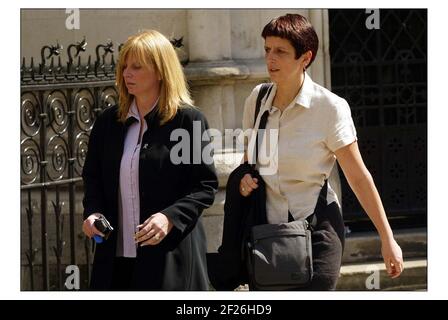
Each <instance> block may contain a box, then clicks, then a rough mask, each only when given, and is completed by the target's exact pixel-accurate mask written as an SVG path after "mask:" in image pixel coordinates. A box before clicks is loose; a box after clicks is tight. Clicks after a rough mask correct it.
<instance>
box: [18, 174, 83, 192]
mask: <svg viewBox="0 0 448 320" xmlns="http://www.w3.org/2000/svg"><path fill="white" fill-rule="evenodd" d="M81 181H82V177H78V178H71V179H64V180H58V181H51V182H41V183H33V184H27V185H23V186H20V190H29V189H41V188H48V187H54V186H58V185H64V184H67V185H68V184H74V183H77V182H81Z"/></svg>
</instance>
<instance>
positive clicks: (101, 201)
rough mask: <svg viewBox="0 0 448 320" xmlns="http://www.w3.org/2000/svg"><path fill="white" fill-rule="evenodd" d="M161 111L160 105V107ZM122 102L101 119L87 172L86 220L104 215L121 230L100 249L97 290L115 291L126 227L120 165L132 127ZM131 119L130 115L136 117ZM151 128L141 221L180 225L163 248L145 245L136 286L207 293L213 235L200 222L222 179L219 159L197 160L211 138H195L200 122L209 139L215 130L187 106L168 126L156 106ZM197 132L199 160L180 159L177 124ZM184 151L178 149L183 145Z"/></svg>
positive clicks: (146, 138) (142, 171) (143, 161)
mask: <svg viewBox="0 0 448 320" xmlns="http://www.w3.org/2000/svg"><path fill="white" fill-rule="evenodd" d="M155 109H156V108H155ZM117 111H118V108H117V106H114V107H111V108H108V109H106V110H104V112H103V113H102V114H101V115H99V116H98V118H97V120H96V121H95V124H94V127H93V129H92V132H91V134H90V141H89V149H88V153H87V157H86V160H85V164H84V169H83V175H82V176H83V179H84V191H85V193H84V199H83V204H84V217H85V218H87V217H88V216H89V215H90V214H92V213H95V212H100V213H102V214H103V215H104V216H105V217H106V218H107V219H108V220H109V221H110V223H111V224H112V226H113V227H114V228H115V231H113V232H112V234H111V236H110V238H109V239H108V240H107V241H105V242H103V243H101V244H98V245H97V246H96V251H95V258H94V262H93V270H92V277H91V281H90V287H91V289H94V290H108V289H109V288H110V285H111V278H112V272H113V259H114V257H115V251H116V245H117V233H118V232H120V230H118V187H119V174H120V163H121V157H122V153H123V147H124V138H125V135H126V130H127V127H128V126H127V124H123V123H121V122H119V121H118V116H117ZM128 120H129V119H128ZM145 120H146V122H147V125H148V130H147V131H146V132H145V134H144V135H143V137H142V148H141V151H140V164H139V184H140V223H143V222H144V221H145V220H146V219H147V218H148V217H149V216H150V215H152V214H154V213H157V212H162V213H164V214H165V215H166V216H167V217H168V218H169V219H170V220H171V221H172V222H173V225H174V227H173V229H172V230H171V232H170V233H169V234H168V235H167V237H166V238H164V239H163V240H162V242H161V243H160V244H158V245H156V246H144V247H138V250H137V259H136V269H135V272H134V274H135V277H134V279H133V288H134V289H135V290H207V289H208V279H207V268H206V260H205V254H206V239H205V232H204V228H203V225H202V222H201V219H200V216H201V213H202V211H203V209H204V208H207V207H209V206H210V205H212V204H213V201H214V196H215V193H216V191H217V188H218V179H217V176H216V172H215V168H214V165H213V163H212V164H206V163H204V162H203V161H202V158H200V161H199V162H200V163H198V164H193V160H197V159H193V153H194V152H193V151H194V148H195V150H196V151H198V150H199V148H200V150H199V151H202V150H203V149H204V148H205V147H206V146H207V145H208V143H209V142H207V141H205V142H202V141H201V142H200V143H196V142H194V141H193V121H199V122H198V123H199V124H200V129H201V136H202V133H203V132H204V131H205V130H206V129H208V124H207V120H206V119H205V117H204V116H203V115H202V113H201V112H200V111H199V110H197V109H195V108H193V107H190V106H186V107H182V108H179V111H178V112H177V114H176V116H175V117H174V119H172V120H171V121H169V122H168V123H166V124H164V125H160V121H159V117H158V115H157V113H156V110H153V111H152V112H150V113H149V114H148V115H146V116H145ZM178 128H183V129H185V130H186V131H187V132H188V133H189V136H190V155H189V157H188V158H189V160H190V163H191V164H177V165H176V164H173V163H172V162H171V160H170V151H171V149H172V148H173V146H175V145H176V144H177V143H178V141H170V135H171V132H172V131H173V130H174V129H178ZM175 150H176V149H175Z"/></svg>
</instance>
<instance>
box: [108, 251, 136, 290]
mask: <svg viewBox="0 0 448 320" xmlns="http://www.w3.org/2000/svg"><path fill="white" fill-rule="evenodd" d="M134 266H135V258H125V257H116V258H114V269H113V273H112V284H111V288H110V289H111V290H113V291H129V290H132V289H131V285H132V279H133V277H134Z"/></svg>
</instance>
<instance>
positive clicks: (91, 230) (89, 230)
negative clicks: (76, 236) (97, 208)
mask: <svg viewBox="0 0 448 320" xmlns="http://www.w3.org/2000/svg"><path fill="white" fill-rule="evenodd" d="M100 217H101V214H100V213H92V214H91V215H90V216H89V217H88V218H87V219H86V220H84V222H83V223H82V231H83V232H84V234H85V235H86V236H88V237H89V238H92V237H93V236H94V235H96V234H97V235H100V236H102V237H104V234H102V233H101V232H100V231H99V230H98V229H97V228H95V225H94V224H93V223H94V222H95V220H96V219H99V218H100Z"/></svg>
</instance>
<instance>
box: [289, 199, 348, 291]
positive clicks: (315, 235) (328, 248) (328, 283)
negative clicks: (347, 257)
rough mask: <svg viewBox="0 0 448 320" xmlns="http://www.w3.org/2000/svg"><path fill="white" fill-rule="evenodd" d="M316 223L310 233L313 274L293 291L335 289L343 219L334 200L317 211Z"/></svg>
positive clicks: (341, 246) (342, 243) (342, 248)
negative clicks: (309, 281)
mask: <svg viewBox="0 0 448 320" xmlns="http://www.w3.org/2000/svg"><path fill="white" fill-rule="evenodd" d="M316 217H317V224H316V227H315V228H314V230H313V232H312V233H311V239H312V247H313V270H314V275H313V279H312V281H311V283H310V284H309V285H308V286H306V287H301V288H297V289H293V291H316V290H317V291H328V290H335V289H336V284H337V281H338V278H339V272H340V269H341V262H342V254H343V252H344V244H345V228H344V220H343V219H342V214H341V212H340V209H339V206H338V205H337V204H336V202H332V203H330V204H329V205H327V206H326V208H325V210H321V211H320V212H317V214H316Z"/></svg>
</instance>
